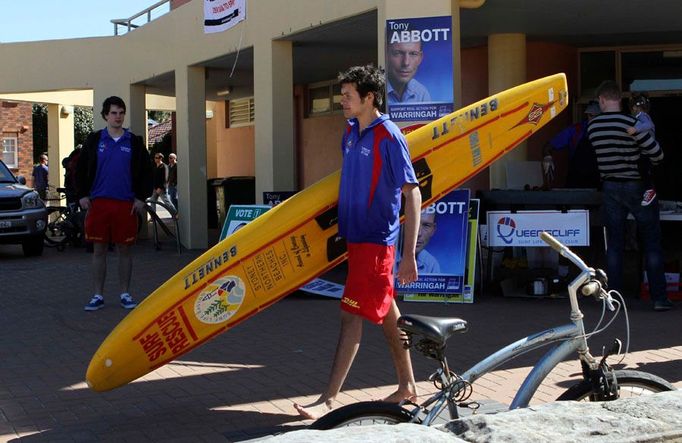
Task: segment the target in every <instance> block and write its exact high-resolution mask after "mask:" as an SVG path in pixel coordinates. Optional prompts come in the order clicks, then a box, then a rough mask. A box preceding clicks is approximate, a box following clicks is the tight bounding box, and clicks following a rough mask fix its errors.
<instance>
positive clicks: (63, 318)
mask: <svg viewBox="0 0 682 443" xmlns="http://www.w3.org/2000/svg"><path fill="white" fill-rule="evenodd" d="M199 252H200V251H190V252H183V253H182V254H177V253H176V252H175V251H174V246H173V244H172V243H171V242H169V243H168V244H167V245H164V249H163V250H162V251H156V250H155V249H154V247H153V245H152V244H151V241H149V240H146V241H142V242H140V244H139V245H137V246H136V247H135V251H134V265H133V266H134V274H133V290H132V293H133V295H134V296H135V297H137V298H143V297H144V296H146V295H147V294H149V293H150V292H151V291H153V290H154V289H155V288H156V287H158V286H159V285H160V284H161V283H162V282H163V281H165V280H166V279H167V278H169V277H170V276H172V275H173V274H174V273H175V272H176V271H178V270H179V269H180V268H181V267H183V266H184V265H185V264H187V263H188V262H189V261H191V260H192V259H193V258H194V257H196V256H197V255H198V254H199ZM90 259H91V256H90V255H89V254H87V253H85V252H84V251H83V249H73V248H68V249H67V250H66V251H64V252H58V251H56V250H54V249H46V251H45V254H44V255H43V257H39V258H24V257H23V256H22V255H21V249H20V248H19V247H16V246H2V245H0V331H1V332H2V333H1V334H0V441H6V440H12V439H15V438H17V437H20V438H21V441H27V442H33V441H65V442H70V441H95V440H97V441H117V442H118V441H187V440H188V439H191V440H193V441H240V440H247V439H251V438H255V437H258V436H262V435H267V434H272V433H275V432H282V431H286V430H291V429H295V428H297V427H301V426H303V425H304V424H305V423H304V422H302V421H300V420H299V419H298V418H297V417H296V416H295V415H294V410H293V408H292V407H291V404H292V403H293V402H306V401H311V400H313V399H315V398H316V397H317V395H318V394H319V391H320V390H321V389H322V388H323V386H324V384H325V382H326V380H327V376H328V373H329V367H330V364H331V359H332V357H333V352H334V347H335V345H336V340H337V334H338V326H339V321H338V302H337V301H334V300H328V299H322V298H315V297H308V296H304V295H298V294H294V295H293V296H290V297H288V298H286V299H284V300H282V301H281V302H279V303H277V304H275V305H274V306H272V307H271V308H269V309H267V310H266V311H264V312H263V313H261V314H259V315H257V316H255V317H253V318H252V319H250V320H248V321H246V322H245V323H243V324H242V325H240V326H238V327H237V328H235V329H234V330H231V331H229V332H227V333H225V334H222V335H221V336H219V337H217V338H216V339H214V340H213V341H211V342H209V343H207V344H206V345H204V346H203V347H201V348H199V349H196V350H194V351H193V352H191V353H189V354H187V355H185V356H183V357H182V358H181V359H179V360H178V361H175V362H172V363H171V364H169V365H166V366H165V367H163V368H160V369H159V370H157V371H155V372H154V373H151V374H149V375H147V376H145V377H143V378H141V379H140V380H137V381H135V382H133V383H131V384H129V385H127V386H124V387H121V388H119V389H116V390H114V391H111V392H106V393H95V392H91V391H90V390H88V389H87V388H86V387H85V385H84V383H83V378H84V375H85V370H86V368H87V365H88V363H89V360H90V357H91V356H92V354H93V353H94V351H95V350H96V349H97V347H98V346H99V344H100V343H101V342H102V340H103V339H104V337H105V336H106V335H107V334H108V333H109V331H111V329H112V328H113V327H114V326H115V325H116V324H117V323H118V322H119V321H120V320H121V319H122V318H123V317H124V316H125V314H126V312H125V311H124V310H123V309H121V308H120V307H119V306H118V305H117V303H115V301H116V296H115V294H116V291H115V269H116V267H115V255H113V254H112V255H111V256H110V263H109V264H110V272H109V279H108V281H107V286H106V291H105V292H106V294H105V300H106V302H107V303H108V305H107V307H106V308H105V309H103V310H101V311H97V312H91V313H87V312H84V311H83V305H84V304H85V303H86V302H87V301H88V299H89V298H90V296H91V291H90V277H89V275H90V274H89V264H90ZM629 305H630V311H631V312H630V317H631V318H630V321H631V324H632V325H631V332H632V340H631V354H630V355H629V357H628V358H627V359H626V361H625V364H626V365H627V367H630V368H639V369H641V370H645V371H649V372H652V373H654V374H657V375H659V376H662V377H664V378H666V379H668V380H670V381H671V382H673V383H674V384H676V385H677V386H680V387H682V346H681V345H680V344H681V343H682V337H681V334H680V333H681V332H682V331H681V330H680V326H679V325H680V320H681V319H682V306H678V309H676V310H674V311H672V312H665V313H656V312H653V311H652V310H650V308H649V306H648V305H647V304H645V303H644V302H640V301H639V300H631V301H630V303H629ZM400 308H401V310H402V311H403V312H404V313H407V312H410V313H418V314H426V315H440V316H458V317H462V318H465V319H467V320H468V321H469V325H470V331H469V332H468V333H466V334H463V335H457V336H455V337H453V339H452V340H451V342H450V344H449V347H448V359H449V362H450V364H451V366H452V368H453V369H454V370H455V371H459V372H462V371H464V370H465V369H467V368H468V367H470V366H471V365H473V364H474V363H475V362H476V361H478V360H480V359H481V358H483V357H484V356H486V355H488V354H490V353H491V352H494V351H495V350H497V349H499V348H500V347H502V346H504V345H506V344H507V343H509V342H511V341H514V340H516V339H518V338H520V337H522V336H524V335H527V334H529V333H533V332H538V331H540V330H542V329H545V328H548V327H551V326H555V325H559V324H563V323H565V322H566V321H567V320H568V311H569V307H568V302H567V300H562V299H531V298H527V299H526V298H515V299H510V298H503V297H495V296H490V295H484V296H481V297H478V299H477V302H476V303H474V304H473V305H443V304H425V303H414V304H408V303H400ZM583 308H584V311H585V314H586V318H587V319H588V322H589V321H595V320H596V319H597V318H598V317H599V309H600V307H599V306H598V305H597V303H596V302H594V301H592V300H585V301H584V303H583ZM614 336H621V337H624V327H623V322H622V321H619V322H617V324H615V325H614V326H613V327H612V328H611V329H609V330H608V331H607V332H606V333H604V334H601V335H600V336H598V337H596V338H595V339H594V340H592V341H591V342H590V344H591V347H592V350H593V352H594V353H595V354H600V353H601V348H602V346H603V344H606V343H609V342H610V340H611V338H612V337H614ZM539 355H540V354H539V353H537V352H536V353H532V354H528V355H525V356H522V357H520V358H518V359H517V360H515V361H512V362H511V363H509V364H507V365H506V366H504V367H502V368H499V369H498V370H497V371H495V372H494V373H492V374H488V375H486V376H485V377H483V378H482V379H481V380H479V381H478V382H477V383H476V384H475V385H474V393H473V396H472V398H473V399H476V400H494V401H497V402H501V403H505V404H508V403H509V402H510V401H511V399H512V398H513V396H514V393H515V390H516V389H517V388H518V386H519V384H520V382H521V381H522V380H523V377H525V374H526V373H527V372H528V370H529V369H530V368H531V367H532V365H533V362H534V361H535V359H537V358H538V356H539ZM413 361H414V366H415V374H416V377H417V379H418V380H419V388H420V394H428V393H430V392H433V390H434V388H433V387H432V386H431V385H430V384H429V383H428V382H427V381H425V380H426V379H427V377H428V375H429V374H430V371H431V370H432V369H433V368H434V367H435V366H434V362H433V361H430V360H427V359H426V358H424V357H422V356H421V355H415V354H413ZM579 372H580V367H579V365H578V363H577V362H576V361H569V362H565V363H562V364H561V365H560V366H559V367H558V368H556V370H555V371H554V372H553V373H552V374H550V376H549V378H548V379H547V380H546V381H545V384H543V386H542V387H541V388H540V390H539V392H538V393H537V395H536V397H535V398H534V400H533V403H538V402H546V401H551V400H553V399H554V398H556V397H557V396H558V395H559V394H560V393H561V392H562V391H563V390H564V389H566V388H567V387H568V386H570V380H571V379H572V378H576V377H578V376H579ZM394 382H395V375H394V372H393V367H392V365H391V362H390V357H389V354H388V349H387V347H386V345H385V343H384V339H383V335H382V333H381V330H380V328H377V327H374V326H371V325H366V326H365V331H364V337H363V343H362V346H361V348H360V351H359V353H358V356H357V358H356V361H355V364H354V366H353V368H352V369H351V372H350V375H349V377H348V381H347V384H346V386H345V389H344V392H343V393H342V394H341V395H340V396H339V402H340V403H342V404H348V403H352V402H356V401H361V400H370V399H376V398H380V397H382V396H384V395H387V394H388V393H390V392H392V389H393V387H394V386H393V383H394Z"/></svg>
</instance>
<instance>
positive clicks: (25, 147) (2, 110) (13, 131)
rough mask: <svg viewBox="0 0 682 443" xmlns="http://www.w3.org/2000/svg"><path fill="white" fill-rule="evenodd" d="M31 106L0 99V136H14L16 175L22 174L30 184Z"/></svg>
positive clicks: (31, 152) (31, 162)
mask: <svg viewBox="0 0 682 443" xmlns="http://www.w3.org/2000/svg"><path fill="white" fill-rule="evenodd" d="M32 115H33V106H32V105H31V103H23V102H7V101H0V133H1V137H16V139H17V156H18V168H12V172H13V173H14V174H16V175H23V176H24V177H26V181H27V182H28V184H29V185H30V184H31V183H32V178H31V172H32V171H33V117H32Z"/></svg>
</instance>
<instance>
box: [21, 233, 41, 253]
mask: <svg viewBox="0 0 682 443" xmlns="http://www.w3.org/2000/svg"><path fill="white" fill-rule="evenodd" d="M21 248H22V249H23V250H24V255H25V256H26V257H33V256H38V255H43V236H42V235H40V236H37V235H35V236H33V237H29V238H27V239H25V240H24V241H23V242H21Z"/></svg>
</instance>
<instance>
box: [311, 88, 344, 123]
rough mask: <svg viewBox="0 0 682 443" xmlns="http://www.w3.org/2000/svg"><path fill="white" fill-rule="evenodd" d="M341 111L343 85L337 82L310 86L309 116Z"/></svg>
mask: <svg viewBox="0 0 682 443" xmlns="http://www.w3.org/2000/svg"><path fill="white" fill-rule="evenodd" d="M340 109H341V85H339V83H338V82H337V81H336V80H330V81H326V82H321V83H314V84H312V85H309V86H308V115H309V116H313V115H322V114H329V113H332V112H334V111H339V110H340Z"/></svg>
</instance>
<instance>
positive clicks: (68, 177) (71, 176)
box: [62, 144, 83, 205]
mask: <svg viewBox="0 0 682 443" xmlns="http://www.w3.org/2000/svg"><path fill="white" fill-rule="evenodd" d="M82 149H83V145H82V144H79V145H77V146H76V147H75V148H74V149H73V151H71V153H70V154H69V155H68V157H64V159H63V160H62V166H63V167H64V189H65V192H64V193H65V194H66V204H67V205H70V204H75V203H77V202H78V193H77V192H76V186H77V185H76V167H77V166H78V158H79V157H80V155H81V150H82Z"/></svg>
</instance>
